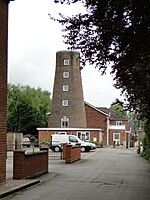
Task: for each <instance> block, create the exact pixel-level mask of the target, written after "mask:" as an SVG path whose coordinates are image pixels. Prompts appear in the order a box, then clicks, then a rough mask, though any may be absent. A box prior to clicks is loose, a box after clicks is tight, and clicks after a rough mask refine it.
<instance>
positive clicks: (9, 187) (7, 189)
mask: <svg viewBox="0 0 150 200" xmlns="http://www.w3.org/2000/svg"><path fill="white" fill-rule="evenodd" d="M133 151H135V149H133ZM40 182H41V180H40V177H39V178H38V179H21V180H14V179H13V152H8V153H7V162H6V181H5V182H3V183H0V198H3V197H6V196H8V195H10V194H13V193H15V192H18V191H20V190H24V189H26V188H28V187H31V186H33V185H36V184H39V183H40Z"/></svg>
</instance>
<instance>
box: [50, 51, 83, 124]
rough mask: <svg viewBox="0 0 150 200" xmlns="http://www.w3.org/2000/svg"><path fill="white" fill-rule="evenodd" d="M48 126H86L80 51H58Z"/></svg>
mask: <svg viewBox="0 0 150 200" xmlns="http://www.w3.org/2000/svg"><path fill="white" fill-rule="evenodd" d="M48 127H53V128H78V127H80V128H86V127H87V124H86V113H85V107H84V99H83V90H82V79H81V72H80V53H79V52H74V51H58V52H57V53H56V71H55V79H54V87H53V96H52V110H51V114H50V116H49V123H48Z"/></svg>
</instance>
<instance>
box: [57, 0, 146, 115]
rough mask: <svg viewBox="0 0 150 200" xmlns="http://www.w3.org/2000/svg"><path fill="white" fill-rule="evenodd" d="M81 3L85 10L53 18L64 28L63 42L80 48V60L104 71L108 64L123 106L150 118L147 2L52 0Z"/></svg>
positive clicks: (73, 47) (72, 47) (142, 0)
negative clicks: (122, 100)
mask: <svg viewBox="0 0 150 200" xmlns="http://www.w3.org/2000/svg"><path fill="white" fill-rule="evenodd" d="M54 2H56V3H58V2H60V3H67V4H70V3H77V2H81V3H82V4H83V6H84V7H85V8H86V13H84V14H82V13H79V14H77V15H74V16H72V17H65V16H63V15H62V14H60V16H61V18H60V19H55V20H57V21H58V22H59V23H61V24H62V25H63V27H64V32H65V34H64V41H65V43H66V44H68V45H69V49H71V50H80V51H81V63H82V64H83V66H84V65H85V63H86V62H89V63H90V64H91V65H95V66H96V67H98V68H99V69H100V71H101V72H102V74H103V73H105V72H106V69H107V67H108V66H110V65H111V69H112V71H111V73H113V74H114V75H115V77H114V80H115V81H116V84H115V87H116V88H120V89H121V90H122V94H124V96H125V99H126V107H127V108H128V109H130V110H133V111H136V113H137V114H138V116H139V117H140V118H143V119H145V118H148V119H150V48H149V46H150V1H149V0H122V1H117V0H55V1H54Z"/></svg>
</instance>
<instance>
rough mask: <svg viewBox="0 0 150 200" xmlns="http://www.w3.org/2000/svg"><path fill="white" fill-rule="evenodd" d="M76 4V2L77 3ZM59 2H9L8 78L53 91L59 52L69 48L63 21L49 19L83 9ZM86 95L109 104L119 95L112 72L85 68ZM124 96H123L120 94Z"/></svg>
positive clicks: (96, 103) (99, 103)
mask: <svg viewBox="0 0 150 200" xmlns="http://www.w3.org/2000/svg"><path fill="white" fill-rule="evenodd" d="M74 7H75V6H74ZM74 7H72V6H69V7H65V8H64V6H60V5H55V4H54V3H53V0H15V1H14V2H11V3H10V4H9V46H8V55H9V57H8V58H9V59H8V74H9V75H8V81H9V83H13V84H21V85H30V86H32V87H36V88H37V87H40V88H42V89H45V90H48V91H50V92H51V93H52V89H53V81H54V73H55V57H56V52H57V51H60V50H66V49H67V46H66V45H64V43H63V38H62V32H61V28H62V27H61V25H59V24H58V23H57V22H53V21H51V20H50V19H49V16H48V13H49V12H50V13H51V14H52V15H53V16H55V17H57V16H58V13H59V12H62V13H64V14H65V15H70V14H72V13H75V11H76V10H77V11H79V10H81V9H82V8H81V6H79V5H78V9H74ZM82 84H83V92H84V99H85V101H87V102H88V103H91V104H92V105H94V106H106V107H109V106H110V104H111V103H112V101H114V100H115V99H116V98H118V97H119V94H120V91H118V90H116V89H115V88H114V87H113V82H112V78H111V76H110V75H109V74H108V75H107V76H100V72H98V69H95V68H94V67H92V66H86V67H85V68H84V69H83V70H82ZM119 98H120V97H119Z"/></svg>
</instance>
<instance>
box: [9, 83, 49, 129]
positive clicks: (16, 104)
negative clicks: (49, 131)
mask: <svg viewBox="0 0 150 200" xmlns="http://www.w3.org/2000/svg"><path fill="white" fill-rule="evenodd" d="M50 105H51V99H50V94H49V92H47V91H42V90H41V89H40V88H38V89H35V88H31V87H29V86H20V85H17V86H16V85H11V84H9V86H8V123H7V129H8V131H9V132H23V133H26V132H30V133H35V132H36V128H37V127H43V126H47V121H48V119H47V115H46V113H47V112H49V111H50Z"/></svg>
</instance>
